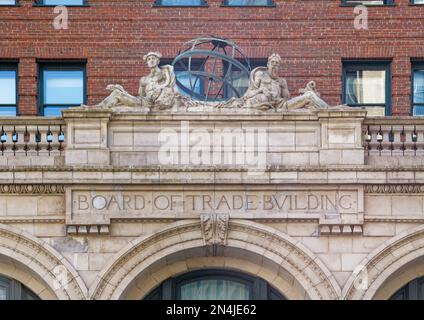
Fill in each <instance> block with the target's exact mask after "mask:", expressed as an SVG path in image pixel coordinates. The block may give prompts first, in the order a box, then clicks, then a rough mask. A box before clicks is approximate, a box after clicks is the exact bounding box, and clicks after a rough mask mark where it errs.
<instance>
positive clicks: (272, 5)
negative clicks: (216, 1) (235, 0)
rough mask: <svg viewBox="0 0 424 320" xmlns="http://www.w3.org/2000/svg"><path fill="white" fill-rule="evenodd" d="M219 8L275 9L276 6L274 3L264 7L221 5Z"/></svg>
mask: <svg viewBox="0 0 424 320" xmlns="http://www.w3.org/2000/svg"><path fill="white" fill-rule="evenodd" d="M220 7H226V8H228V7H230V8H275V7H277V5H276V4H275V3H273V4H266V5H230V4H221V5H220Z"/></svg>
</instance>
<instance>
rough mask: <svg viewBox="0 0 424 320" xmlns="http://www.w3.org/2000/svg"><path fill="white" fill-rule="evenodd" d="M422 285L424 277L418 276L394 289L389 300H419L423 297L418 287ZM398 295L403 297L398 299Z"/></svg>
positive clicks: (423, 285)
mask: <svg viewBox="0 0 424 320" xmlns="http://www.w3.org/2000/svg"><path fill="white" fill-rule="evenodd" d="M423 287H424V277H418V278H415V279H413V280H411V281H409V282H408V283H407V284H405V285H404V286H402V287H401V288H399V289H398V290H396V292H395V293H394V294H393V295H392V296H391V297H390V298H389V300H420V299H423V298H424V297H423V296H421V295H420V293H421V292H420V291H419V289H422V288H423ZM400 296H402V297H403V299H398V298H400Z"/></svg>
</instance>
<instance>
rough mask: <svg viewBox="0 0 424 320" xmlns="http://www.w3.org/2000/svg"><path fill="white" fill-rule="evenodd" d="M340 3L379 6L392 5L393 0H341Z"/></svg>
mask: <svg viewBox="0 0 424 320" xmlns="http://www.w3.org/2000/svg"><path fill="white" fill-rule="evenodd" d="M342 3H343V4H349V5H365V6H381V5H385V4H393V3H394V0H342Z"/></svg>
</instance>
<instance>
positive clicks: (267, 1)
mask: <svg viewBox="0 0 424 320" xmlns="http://www.w3.org/2000/svg"><path fill="white" fill-rule="evenodd" d="M224 5H225V6H240V7H244V6H246V7H248V6H273V5H274V2H273V1H272V0H224Z"/></svg>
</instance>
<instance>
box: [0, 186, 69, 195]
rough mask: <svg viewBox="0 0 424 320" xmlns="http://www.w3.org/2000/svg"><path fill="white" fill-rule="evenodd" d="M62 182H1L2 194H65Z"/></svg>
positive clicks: (0, 192) (0, 189)
mask: <svg viewBox="0 0 424 320" xmlns="http://www.w3.org/2000/svg"><path fill="white" fill-rule="evenodd" d="M64 193H65V186H64V185H61V184H0V194H64Z"/></svg>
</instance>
